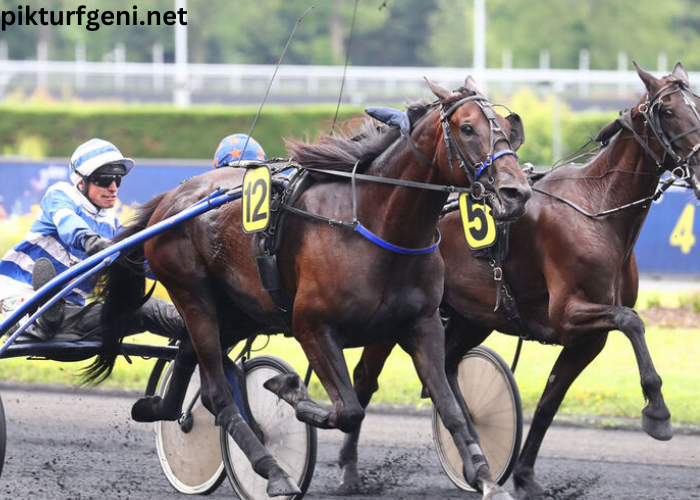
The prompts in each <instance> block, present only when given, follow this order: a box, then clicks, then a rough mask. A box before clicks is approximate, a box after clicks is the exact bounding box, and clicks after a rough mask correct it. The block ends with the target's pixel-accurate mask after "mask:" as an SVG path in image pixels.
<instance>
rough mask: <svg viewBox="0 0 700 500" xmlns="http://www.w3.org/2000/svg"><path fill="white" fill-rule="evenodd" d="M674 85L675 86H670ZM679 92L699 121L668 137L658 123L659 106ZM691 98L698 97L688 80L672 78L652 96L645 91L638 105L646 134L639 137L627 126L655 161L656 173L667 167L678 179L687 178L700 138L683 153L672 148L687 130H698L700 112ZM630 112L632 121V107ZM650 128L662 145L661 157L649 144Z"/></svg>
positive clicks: (687, 132)
mask: <svg viewBox="0 0 700 500" xmlns="http://www.w3.org/2000/svg"><path fill="white" fill-rule="evenodd" d="M674 86H675V87H676V88H675V89H673V87H674ZM678 92H680V93H681V94H682V96H683V102H685V104H686V105H687V106H689V107H690V108H691V110H692V111H693V114H694V115H695V118H696V119H697V122H698V123H697V125H695V126H694V127H692V128H690V129H688V130H685V131H683V132H681V133H680V134H677V135H675V136H673V137H669V136H668V134H666V132H664V129H663V127H662V126H661V109H662V106H663V99H664V97H668V96H670V95H672V94H675V93H678ZM693 98H695V99H699V100H700V97H699V96H697V95H696V94H695V93H693V92H691V91H690V90H689V89H688V84H687V83H686V82H684V81H683V80H679V79H673V80H671V81H670V82H669V83H667V84H666V85H664V86H663V87H661V88H660V89H659V90H657V91H656V93H655V94H654V95H652V96H651V97H650V96H649V94H648V93H647V100H646V101H645V102H643V103H642V104H640V105H639V106H638V107H637V110H638V112H639V114H640V115H642V116H643V117H644V127H645V132H646V133H645V135H646V138H645V139H644V138H642V137H640V136H639V135H638V134H637V132H636V130H634V127H629V126H628V128H629V129H630V130H631V131H632V134H633V135H634V138H635V139H636V140H637V142H639V144H640V145H641V146H642V147H643V148H644V150H645V152H646V154H647V155H649V156H651V157H652V158H653V159H654V161H655V162H656V166H657V169H658V171H657V174H658V175H661V174H662V173H663V172H664V171H666V170H670V171H671V172H672V173H673V174H674V175H675V176H676V177H679V178H681V179H688V178H689V177H690V159H691V158H692V157H693V156H694V155H695V154H696V153H697V152H698V151H699V150H700V141H699V142H697V143H696V144H695V145H694V146H693V147H692V148H691V149H690V152H689V153H688V154H687V155H686V156H685V157H683V156H680V155H679V154H678V153H676V151H675V150H674V149H673V143H674V142H676V141H678V140H679V139H682V138H683V137H685V136H686V135H688V134H691V133H693V132H695V131H697V130H700V114H699V113H698V110H697V107H696V105H695V103H694V102H693ZM629 114H630V121H631V120H632V116H631V110H630V112H629ZM649 132H651V133H653V134H654V136H655V137H656V139H657V141H658V142H659V144H660V145H661V148H662V149H663V155H662V156H661V157H659V156H658V155H657V154H656V153H655V152H654V151H653V150H652V149H651V147H650V146H649V137H650V134H649ZM669 157H670V158H671V161H672V162H673V165H672V167H671V168H668V167H667V166H666V161H667V158H669ZM679 174H680V175H679Z"/></svg>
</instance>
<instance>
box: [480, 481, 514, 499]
mask: <svg viewBox="0 0 700 500" xmlns="http://www.w3.org/2000/svg"><path fill="white" fill-rule="evenodd" d="M483 500H513V497H512V496H510V495H509V494H508V492H507V491H506V490H504V489H503V488H501V487H500V486H498V485H496V484H493V485H491V486H485V487H484V497H483Z"/></svg>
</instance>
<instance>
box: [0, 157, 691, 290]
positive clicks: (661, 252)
mask: <svg viewBox="0 0 700 500" xmlns="http://www.w3.org/2000/svg"><path fill="white" fill-rule="evenodd" d="M210 168H211V163H210V162H204V161H200V162H197V161H190V162H187V161H174V160H160V161H155V160H150V161H142V162H139V163H138V166H137V167H136V168H135V169H134V170H133V171H132V172H131V173H130V174H129V176H128V178H127V179H126V180H125V181H124V183H123V184H122V187H121V188H120V189H119V200H120V201H121V203H122V204H124V205H130V204H132V203H143V202H145V201H148V200H150V199H151V198H153V197H154V196H155V195H157V194H159V193H162V192H164V191H168V190H170V189H173V188H174V187H175V186H177V185H178V184H179V183H180V182H182V181H183V180H185V179H188V178H190V177H193V176H195V175H197V174H200V173H202V172H204V171H206V170H209V169H210ZM59 180H68V165H67V163H66V161H65V160H56V161H51V160H45V161H41V162H22V161H8V160H5V161H2V162H0V218H3V216H4V215H7V216H9V215H11V214H17V215H21V214H25V213H28V212H29V211H30V210H31V207H32V205H37V204H38V203H39V201H40V200H41V197H42V196H43V194H44V191H45V190H46V188H47V187H48V186H50V185H51V184H53V183H54V182H57V181H59ZM696 209H697V207H696V201H695V197H694V196H693V194H692V192H690V191H688V190H682V189H678V188H671V189H669V190H668V191H667V192H666V193H665V194H664V196H663V198H662V199H661V200H659V201H658V202H655V203H654V204H653V206H652V207H651V210H650V211H649V216H648V217H647V220H646V222H645V224H644V228H643V229H642V233H641V235H640V237H639V240H638V241H637V245H636V247H635V252H636V254H637V261H638V263H639V269H640V271H641V272H643V273H658V274H669V273H670V274H685V275H687V274H693V275H699V276H700V242H699V241H697V235H698V234H699V233H700V221H698V217H696V213H695V212H696ZM613 217H614V216H613Z"/></svg>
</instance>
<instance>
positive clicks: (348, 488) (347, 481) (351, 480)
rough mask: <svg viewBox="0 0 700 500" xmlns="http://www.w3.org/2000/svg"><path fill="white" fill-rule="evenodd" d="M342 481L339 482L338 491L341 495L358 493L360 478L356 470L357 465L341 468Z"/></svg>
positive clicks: (360, 483) (360, 484)
mask: <svg viewBox="0 0 700 500" xmlns="http://www.w3.org/2000/svg"><path fill="white" fill-rule="evenodd" d="M342 470H343V479H341V480H340V485H339V486H338V491H339V492H340V493H341V494H343V495H351V494H353V493H357V492H358V491H360V486H362V478H361V477H360V473H359V472H358V470H357V465H355V464H348V465H345V466H344V467H342Z"/></svg>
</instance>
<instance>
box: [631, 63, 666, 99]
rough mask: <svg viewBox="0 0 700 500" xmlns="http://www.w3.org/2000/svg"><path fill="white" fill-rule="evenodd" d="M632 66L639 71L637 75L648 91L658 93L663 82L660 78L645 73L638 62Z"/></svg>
mask: <svg viewBox="0 0 700 500" xmlns="http://www.w3.org/2000/svg"><path fill="white" fill-rule="evenodd" d="M632 64H634V67H635V69H636V70H637V74H638V75H639V78H641V79H642V81H643V82H644V85H645V86H646V88H647V90H649V91H651V92H652V93H653V92H654V91H656V89H658V88H659V87H660V84H661V81H660V80H659V79H658V78H656V77H655V76H654V75H652V74H651V73H649V72H648V71H645V70H643V69H642V68H640V67H639V65H638V64H637V61H632Z"/></svg>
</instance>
